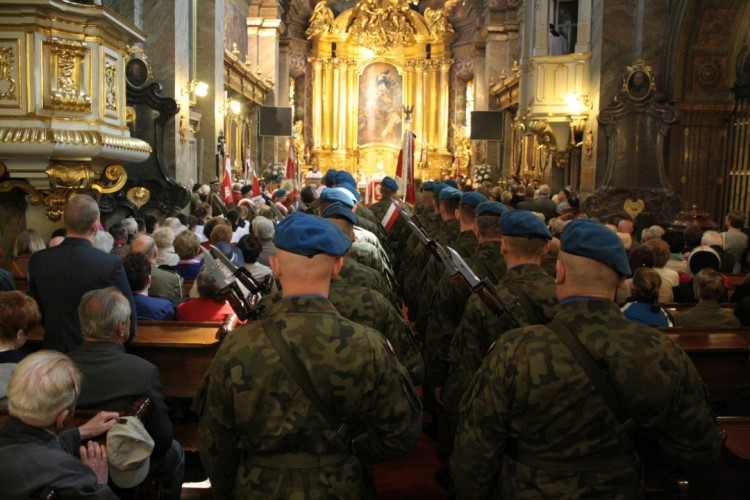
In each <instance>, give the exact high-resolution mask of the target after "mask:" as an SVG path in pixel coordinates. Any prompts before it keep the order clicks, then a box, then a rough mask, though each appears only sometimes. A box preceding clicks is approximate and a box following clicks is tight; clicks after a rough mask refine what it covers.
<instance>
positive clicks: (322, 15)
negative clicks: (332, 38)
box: [305, 0, 333, 39]
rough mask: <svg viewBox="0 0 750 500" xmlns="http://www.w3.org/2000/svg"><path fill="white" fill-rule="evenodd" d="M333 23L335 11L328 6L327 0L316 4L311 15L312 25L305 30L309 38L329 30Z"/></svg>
mask: <svg viewBox="0 0 750 500" xmlns="http://www.w3.org/2000/svg"><path fill="white" fill-rule="evenodd" d="M331 25H333V11H332V10H331V9H329V8H328V6H327V5H326V2H325V0H322V1H320V2H318V3H317V4H316V5H315V10H313V13H312V16H310V27H309V28H307V31H305V36H307V38H308V39H310V38H312V37H314V36H316V35H319V34H321V33H324V32H326V31H328V30H329V29H330V28H331Z"/></svg>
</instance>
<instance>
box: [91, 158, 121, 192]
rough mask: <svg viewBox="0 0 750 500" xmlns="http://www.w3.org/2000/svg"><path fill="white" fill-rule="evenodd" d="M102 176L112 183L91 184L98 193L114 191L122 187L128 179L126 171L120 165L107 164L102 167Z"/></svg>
mask: <svg viewBox="0 0 750 500" xmlns="http://www.w3.org/2000/svg"><path fill="white" fill-rule="evenodd" d="M104 176H105V177H106V178H107V179H108V180H110V181H112V182H113V183H110V184H108V185H103V184H98V183H94V184H92V185H91V187H92V188H93V189H96V190H97V191H99V192H100V193H116V192H117V191H119V190H120V189H122V187H123V186H124V185H125V182H127V180H128V173H127V172H126V171H125V168H124V167H123V166H122V165H109V166H108V167H107V168H106V169H104Z"/></svg>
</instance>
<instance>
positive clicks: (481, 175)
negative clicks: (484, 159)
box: [474, 163, 492, 186]
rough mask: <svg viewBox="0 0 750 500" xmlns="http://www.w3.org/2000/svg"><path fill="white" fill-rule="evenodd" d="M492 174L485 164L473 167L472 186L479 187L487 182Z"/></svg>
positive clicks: (488, 166) (490, 168)
mask: <svg viewBox="0 0 750 500" xmlns="http://www.w3.org/2000/svg"><path fill="white" fill-rule="evenodd" d="M491 173H492V167H491V166H490V165H488V164H486V163H483V164H481V165H477V166H476V167H474V184H475V185H477V186H478V185H480V184H482V182H485V181H489V180H490V175H491Z"/></svg>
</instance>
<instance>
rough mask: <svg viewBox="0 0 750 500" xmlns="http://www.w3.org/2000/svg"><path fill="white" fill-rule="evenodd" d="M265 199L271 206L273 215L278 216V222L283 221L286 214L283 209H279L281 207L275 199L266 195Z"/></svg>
mask: <svg viewBox="0 0 750 500" xmlns="http://www.w3.org/2000/svg"><path fill="white" fill-rule="evenodd" d="M263 199H264V200H265V201H266V205H268V206H269V207H270V208H271V212H273V215H274V216H276V222H281V221H282V220H283V219H284V217H286V215H284V214H283V213H282V212H281V210H279V207H277V206H276V204H275V203H274V202H273V201H271V200H269V199H268V198H265V197H264V198H263Z"/></svg>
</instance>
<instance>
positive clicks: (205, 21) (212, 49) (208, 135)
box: [195, 0, 224, 183]
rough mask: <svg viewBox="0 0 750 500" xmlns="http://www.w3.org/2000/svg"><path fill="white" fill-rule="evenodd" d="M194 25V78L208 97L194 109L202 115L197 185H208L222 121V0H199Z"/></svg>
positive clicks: (214, 163)
mask: <svg viewBox="0 0 750 500" xmlns="http://www.w3.org/2000/svg"><path fill="white" fill-rule="evenodd" d="M198 16H199V17H198V18H199V20H200V22H198V23H197V25H196V31H197V37H198V40H197V46H198V47H200V50H199V51H198V53H197V60H196V62H197V64H196V78H197V79H198V80H201V81H203V82H205V83H207V84H208V95H206V97H203V98H200V99H196V105H195V110H196V111H197V112H198V113H200V114H201V116H202V119H201V128H200V131H199V132H198V133H197V139H198V142H199V145H200V144H202V160H203V161H202V165H201V171H200V172H198V176H199V179H196V181H197V182H203V183H205V182H208V181H210V180H211V179H213V178H214V177H216V175H217V174H216V146H217V145H218V136H219V132H223V126H224V125H223V124H224V118H223V116H222V113H221V109H222V108H223V106H224V0H198Z"/></svg>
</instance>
